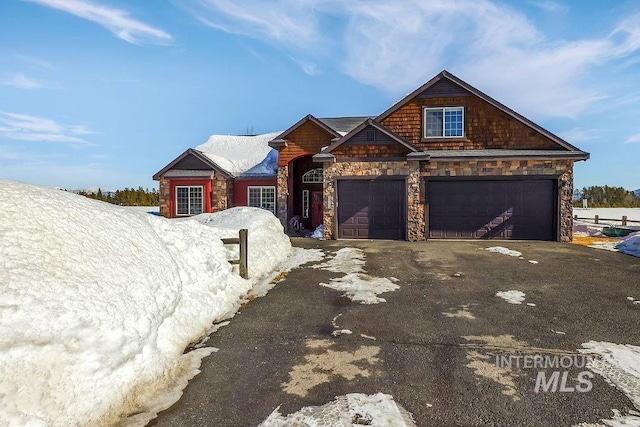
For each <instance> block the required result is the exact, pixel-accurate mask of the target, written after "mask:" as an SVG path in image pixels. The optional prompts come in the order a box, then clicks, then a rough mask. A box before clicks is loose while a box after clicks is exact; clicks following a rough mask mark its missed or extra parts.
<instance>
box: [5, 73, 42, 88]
mask: <svg viewBox="0 0 640 427" xmlns="http://www.w3.org/2000/svg"><path fill="white" fill-rule="evenodd" d="M0 84H2V85H3V86H11V87H15V88H17V89H41V88H43V87H45V85H44V84H43V83H41V82H39V81H37V80H35V79H32V78H31V77H27V76H25V75H24V74H21V73H16V74H12V75H10V76H8V77H6V78H4V79H2V81H0Z"/></svg>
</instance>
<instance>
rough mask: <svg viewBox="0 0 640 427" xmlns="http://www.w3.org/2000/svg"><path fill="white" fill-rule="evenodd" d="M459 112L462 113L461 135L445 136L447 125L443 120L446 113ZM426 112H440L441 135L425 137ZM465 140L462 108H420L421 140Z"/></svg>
mask: <svg viewBox="0 0 640 427" xmlns="http://www.w3.org/2000/svg"><path fill="white" fill-rule="evenodd" d="M447 110H449V111H452V110H454V111H455V110H459V111H461V112H462V134H461V135H451V136H446V135H445V129H446V125H447V121H446V120H445V113H446V111H447ZM427 111H441V112H442V135H437V136H428V135H427ZM464 138H465V113H464V106H463V105H457V106H446V107H427V106H425V107H422V139H423V140H432V139H464Z"/></svg>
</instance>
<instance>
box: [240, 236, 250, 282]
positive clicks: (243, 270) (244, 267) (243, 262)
mask: <svg viewBox="0 0 640 427" xmlns="http://www.w3.org/2000/svg"><path fill="white" fill-rule="evenodd" d="M248 237H249V230H247V229H246V228H242V229H240V277H242V278H243V279H248V278H249V270H248V268H249V267H248V264H247V243H248Z"/></svg>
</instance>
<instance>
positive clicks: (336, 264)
mask: <svg viewBox="0 0 640 427" xmlns="http://www.w3.org/2000/svg"><path fill="white" fill-rule="evenodd" d="M364 260H365V255H364V252H363V251H362V249H357V248H342V249H340V250H339V251H338V252H336V254H335V255H334V257H333V258H331V259H330V260H329V261H327V262H323V263H322V264H318V265H313V266H312V267H313V268H320V269H322V270H327V271H333V272H334V273H344V274H350V273H364V262H365V261H364Z"/></svg>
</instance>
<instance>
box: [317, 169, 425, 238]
mask: <svg viewBox="0 0 640 427" xmlns="http://www.w3.org/2000/svg"><path fill="white" fill-rule="evenodd" d="M342 176H350V177H354V176H358V177H363V178H368V177H370V178H376V177H379V176H398V177H406V178H405V179H406V183H407V218H406V221H407V240H411V241H416V240H425V231H424V230H425V220H424V203H421V201H420V185H421V183H420V168H419V163H418V162H396V161H384V160H382V161H375V162H344V163H326V164H325V166H324V219H323V223H324V237H325V239H336V238H337V237H338V236H336V235H334V229H335V221H336V219H335V211H336V210H335V203H336V201H337V196H336V188H335V179H336V178H340V177H342Z"/></svg>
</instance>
